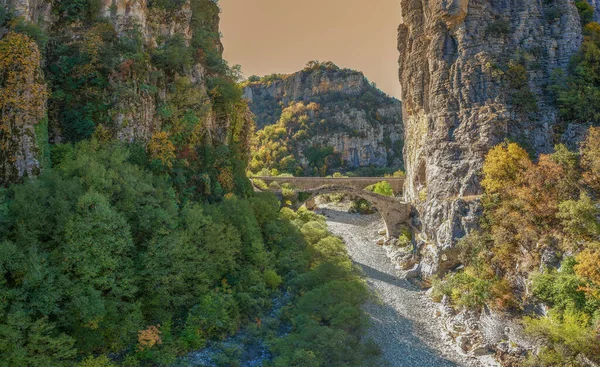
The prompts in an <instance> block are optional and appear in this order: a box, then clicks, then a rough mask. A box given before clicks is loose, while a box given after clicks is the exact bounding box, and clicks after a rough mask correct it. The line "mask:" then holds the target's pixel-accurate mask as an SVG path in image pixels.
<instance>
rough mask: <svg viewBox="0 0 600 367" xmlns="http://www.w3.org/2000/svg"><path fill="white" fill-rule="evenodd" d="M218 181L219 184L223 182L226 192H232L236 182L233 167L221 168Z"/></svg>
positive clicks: (222, 185)
mask: <svg viewBox="0 0 600 367" xmlns="http://www.w3.org/2000/svg"><path fill="white" fill-rule="evenodd" d="M217 181H219V184H221V187H222V188H223V191H224V192H227V193H229V192H232V191H233V189H234V187H235V182H234V180H233V172H232V170H231V168H229V167H225V168H221V169H220V170H219V174H218V175H217Z"/></svg>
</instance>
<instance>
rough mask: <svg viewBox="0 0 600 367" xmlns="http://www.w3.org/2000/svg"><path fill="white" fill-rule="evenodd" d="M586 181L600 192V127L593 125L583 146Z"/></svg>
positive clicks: (582, 161)
mask: <svg viewBox="0 0 600 367" xmlns="http://www.w3.org/2000/svg"><path fill="white" fill-rule="evenodd" d="M581 164H582V166H583V168H584V174H583V177H584V179H585V182H586V183H587V184H588V185H589V186H590V187H592V188H593V189H594V190H596V191H597V192H599V193H600V127H592V128H590V130H589V133H588V136H587V138H586V140H585V142H584V144H583V147H582V158H581Z"/></svg>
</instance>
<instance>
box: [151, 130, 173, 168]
mask: <svg viewBox="0 0 600 367" xmlns="http://www.w3.org/2000/svg"><path fill="white" fill-rule="evenodd" d="M148 152H149V153H150V156H151V157H152V159H158V160H160V161H161V162H162V163H163V164H164V165H165V166H167V167H169V169H171V168H173V159H175V145H174V144H173V143H172V142H171V140H169V134H168V133H167V132H164V131H160V132H157V133H155V134H154V135H152V138H151V139H150V142H149V143H148Z"/></svg>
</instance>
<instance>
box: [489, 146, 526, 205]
mask: <svg viewBox="0 0 600 367" xmlns="http://www.w3.org/2000/svg"><path fill="white" fill-rule="evenodd" d="M530 166H531V160H530V159H529V155H528V154H527V152H526V151H525V150H524V149H523V148H521V147H520V146H519V145H518V144H515V143H509V144H508V145H507V144H500V145H497V146H495V147H494V148H492V149H491V150H490V151H489V153H488V155H487V156H486V159H485V163H484V165H483V174H484V179H483V181H482V182H481V185H482V186H483V188H484V189H485V190H486V192H487V193H488V194H494V193H497V192H499V191H503V190H505V189H507V188H510V187H513V186H514V185H515V184H516V183H517V182H518V180H519V178H520V177H521V175H522V173H523V172H524V171H525V170H526V169H527V168H529V167H530Z"/></svg>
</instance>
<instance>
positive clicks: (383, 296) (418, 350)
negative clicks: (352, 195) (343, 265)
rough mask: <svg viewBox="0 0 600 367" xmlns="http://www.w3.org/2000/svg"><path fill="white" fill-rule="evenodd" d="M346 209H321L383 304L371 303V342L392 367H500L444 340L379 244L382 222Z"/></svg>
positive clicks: (418, 294)
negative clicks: (458, 348)
mask: <svg viewBox="0 0 600 367" xmlns="http://www.w3.org/2000/svg"><path fill="white" fill-rule="evenodd" d="M345 209H346V208H345V207H344V206H343V205H332V204H326V205H321V208H320V209H318V210H317V212H318V213H319V214H323V215H325V216H326V217H327V223H328V225H329V229H330V231H331V232H332V233H334V234H335V235H337V236H340V237H342V238H343V239H344V241H345V242H346V246H347V248H348V253H349V254H350V257H351V258H352V260H353V261H354V262H355V263H356V264H358V265H359V266H361V267H362V269H363V271H364V272H365V275H366V278H367V283H368V285H369V288H370V289H371V290H372V291H373V292H375V293H376V295H377V297H378V299H379V302H376V303H369V304H367V305H366V307H365V311H366V312H367V313H368V314H369V315H370V316H371V319H372V326H371V328H370V329H369V332H368V337H371V338H373V339H374V340H375V342H376V343H377V344H378V345H379V346H380V348H381V350H382V352H383V356H384V358H385V359H386V361H387V363H388V365H389V366H392V367H446V366H467V367H488V366H497V364H496V363H495V362H494V361H493V360H492V358H491V357H489V356H488V357H481V358H477V359H475V358H471V357H468V356H465V355H463V354H461V353H459V352H458V350H457V349H456V347H455V345H454V344H453V343H451V342H450V341H449V340H444V339H443V335H442V334H443V333H442V332H441V330H442V326H441V322H440V321H439V320H438V319H436V318H435V317H434V314H435V309H436V306H435V304H434V303H433V302H432V301H431V300H430V299H429V298H428V297H427V296H426V295H425V292H423V291H422V290H420V289H419V288H417V287H416V286H415V285H413V284H412V283H411V282H409V281H407V280H405V279H402V278H401V277H399V276H398V271H397V270H396V269H395V266H394V265H392V263H391V261H390V260H389V259H388V257H387V256H386V253H385V250H384V249H383V248H382V247H381V246H378V245H377V244H376V241H377V239H378V238H379V237H381V236H380V235H379V231H380V230H381V229H382V228H383V221H382V220H381V217H380V216H379V214H373V215H359V214H350V213H348V212H347V211H346V210H345Z"/></svg>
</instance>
